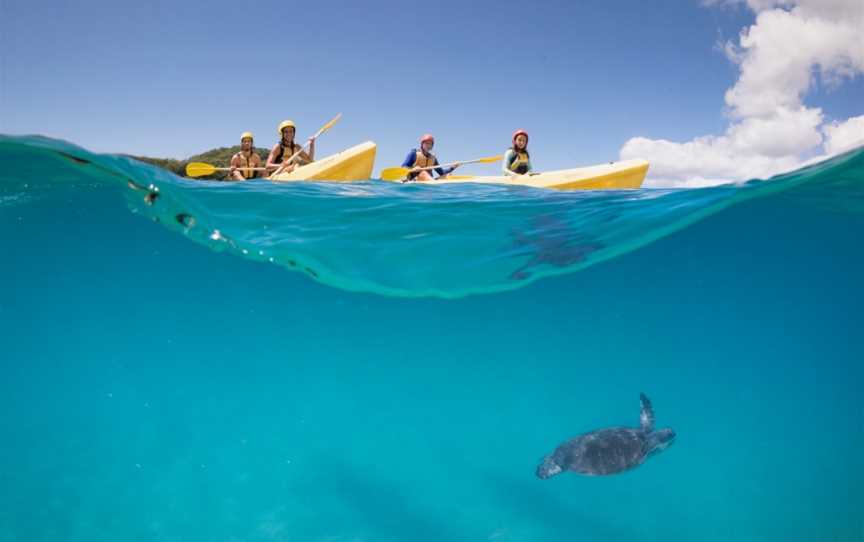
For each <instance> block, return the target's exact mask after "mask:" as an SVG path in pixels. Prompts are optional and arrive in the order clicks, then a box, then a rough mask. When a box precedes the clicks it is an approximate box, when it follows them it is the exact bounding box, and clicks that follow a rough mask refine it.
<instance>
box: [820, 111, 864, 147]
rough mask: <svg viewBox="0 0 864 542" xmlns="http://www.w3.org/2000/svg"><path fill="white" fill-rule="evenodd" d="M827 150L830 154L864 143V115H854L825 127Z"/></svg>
mask: <svg viewBox="0 0 864 542" xmlns="http://www.w3.org/2000/svg"><path fill="white" fill-rule="evenodd" d="M823 131H824V132H825V152H826V153H827V154H828V155H829V156H832V155H835V154H840V153H841V152H845V151H848V150H850V149H854V148H855V147H860V146H861V145H864V115H861V116H860V117H852V118H851V119H847V120H846V121H845V122H836V121H835V122H832V123H831V124H828V125H827V126H825V127H824V128H823Z"/></svg>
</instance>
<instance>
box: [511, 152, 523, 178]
mask: <svg viewBox="0 0 864 542" xmlns="http://www.w3.org/2000/svg"><path fill="white" fill-rule="evenodd" d="M507 169H509V170H510V171H512V172H513V173H518V174H519V175H525V174H526V173H528V153H527V152H525V151H514V152H513V159H512V162H510V164H508V165H507Z"/></svg>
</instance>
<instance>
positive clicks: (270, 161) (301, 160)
mask: <svg viewBox="0 0 864 542" xmlns="http://www.w3.org/2000/svg"><path fill="white" fill-rule="evenodd" d="M277 132H278V133H279V136H280V137H281V140H280V141H279V143H276V144H275V145H273V148H272V149H270V155H269V156H268V157H267V169H278V168H279V166H281V165H282V162H283V161H284V160H287V159H289V158H291V157H292V156H294V154H295V153H296V152H297V151H300V155H299V156H298V157H297V158H295V159H294V162H292V163H291V164H290V165H287V166H285V167H284V168H282V172H283V173H290V172H292V171H294V169H295V168H297V167H299V166H305V165H306V164H310V163H312V162H314V161H315V138H311V137H310V138H309V141H308V143H309V152H308V153H307V152H306V151H301V150H300V149H302V147H301V146H300V145H298V144H296V143H294V135H295V134H296V133H297V126H296V125H295V124H294V122H292V121H290V120H283V121H282V122H281V123H280V124H279V128H278V130H277Z"/></svg>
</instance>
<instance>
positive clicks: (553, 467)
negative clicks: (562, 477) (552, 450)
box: [537, 455, 564, 480]
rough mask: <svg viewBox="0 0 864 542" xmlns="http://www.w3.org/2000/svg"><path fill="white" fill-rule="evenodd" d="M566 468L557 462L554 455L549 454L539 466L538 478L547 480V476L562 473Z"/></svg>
mask: <svg viewBox="0 0 864 542" xmlns="http://www.w3.org/2000/svg"><path fill="white" fill-rule="evenodd" d="M562 470H564V469H562V468H561V465H559V464H558V463H556V462H555V458H554V456H551V455H550V456H548V457H546V458H544V459H543V462H542V463H540V465H539V466H538V467H537V478H540V479H541V480H545V479H546V478H552V477H553V476H555V475H556V474H560V473H561V471H562Z"/></svg>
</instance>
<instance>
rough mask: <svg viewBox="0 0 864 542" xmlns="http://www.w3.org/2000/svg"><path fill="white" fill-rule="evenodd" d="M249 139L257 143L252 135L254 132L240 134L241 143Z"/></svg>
mask: <svg viewBox="0 0 864 542" xmlns="http://www.w3.org/2000/svg"><path fill="white" fill-rule="evenodd" d="M247 137H248V138H249V139H251V140H252V141H255V136H253V135H252V132H243V133H242V134H240V142H241V143H242V142H243V140H244V139H246V138H247Z"/></svg>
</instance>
